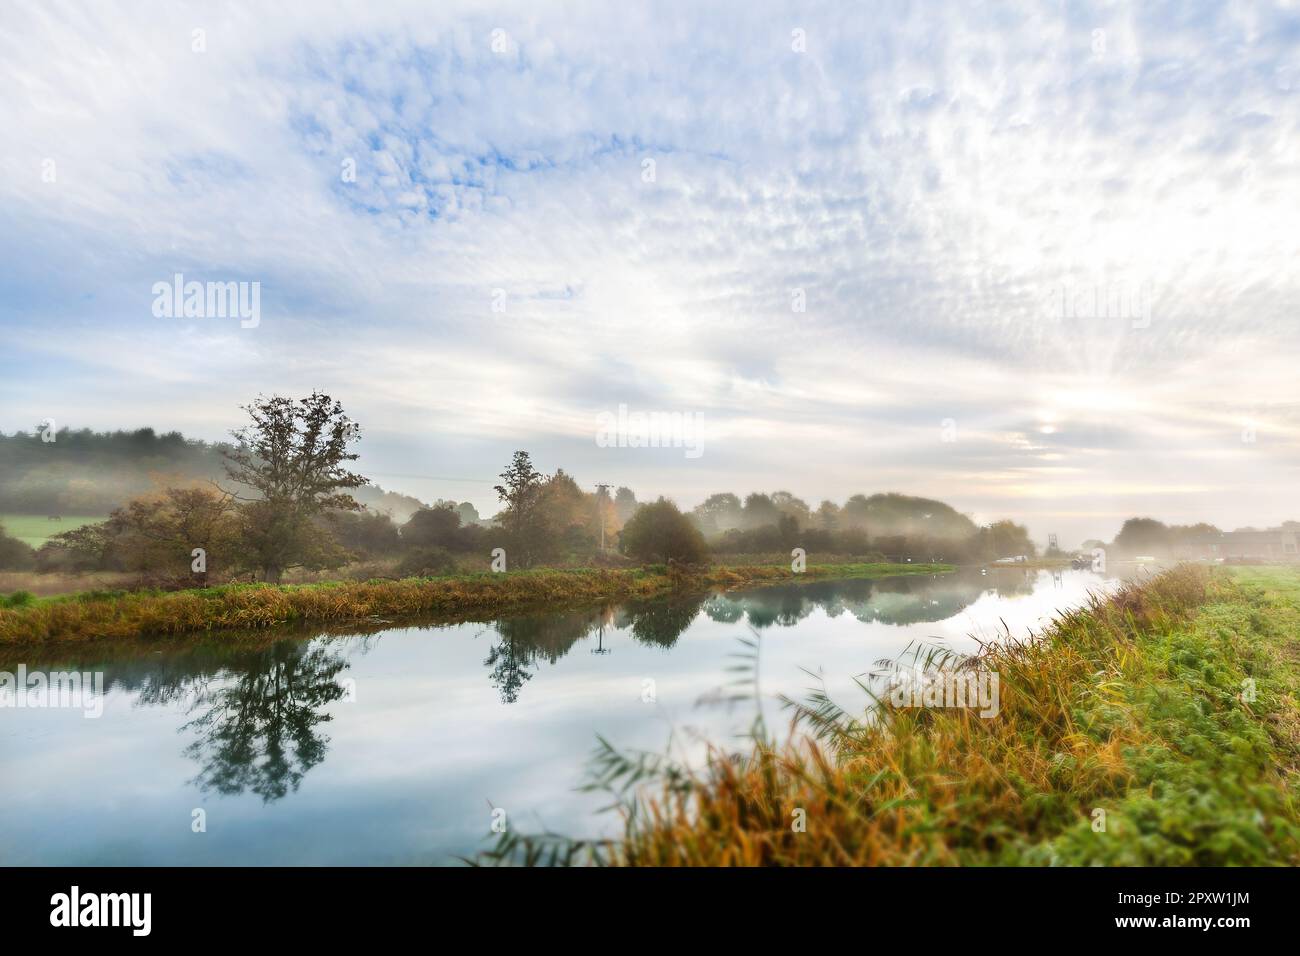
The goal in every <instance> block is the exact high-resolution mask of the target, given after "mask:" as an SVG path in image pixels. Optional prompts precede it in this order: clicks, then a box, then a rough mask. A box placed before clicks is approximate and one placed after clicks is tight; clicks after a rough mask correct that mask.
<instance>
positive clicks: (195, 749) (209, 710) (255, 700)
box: [181, 640, 348, 803]
mask: <svg viewBox="0 0 1300 956" xmlns="http://www.w3.org/2000/svg"><path fill="white" fill-rule="evenodd" d="M241 663H242V664H243V665H244V666H243V667H242V668H241V669H240V670H239V671H235V672H234V676H233V679H232V680H231V681H229V682H222V683H220V684H215V686H214V682H207V681H205V682H203V683H202V684H198V685H192V688H191V689H192V690H194V691H196V693H195V696H194V699H193V702H192V703H191V704H190V713H191V714H194V713H196V712H197V714H198V715H197V716H196V717H194V718H193V719H192V720H190V721H189V722H187V723H186V724H184V725H183V726H182V727H181V730H182V731H192V732H194V733H196V734H197V736H196V739H195V740H194V742H193V743H191V744H190V745H189V746H188V747H186V748H185V754H186V756H188V757H191V758H193V759H194V760H195V761H197V762H198V764H199V767H200V769H199V774H198V776H197V777H196V778H195V779H194V782H195V783H196V784H197V785H198V786H199V788H200V789H202V790H203V791H205V792H210V791H215V792H216V793H220V794H222V795H226V796H230V795H235V794H240V793H243V792H245V791H249V792H251V793H255V794H257V795H258V796H260V797H261V798H262V802H263V803H270V802H271V801H272V800H279V799H280V798H281V797H283V796H285V795H286V794H288V793H290V792H292V791H295V790H297V789H298V785H299V784H300V783H301V782H302V778H303V776H304V775H305V774H306V773H307V771H309V770H311V768H312V767H314V766H316V765H317V764H318V763H320V762H321V761H322V760H324V759H325V753H326V750H327V749H328V746H329V738H328V737H326V736H325V735H324V734H322V733H320V732H319V730H318V729H317V728H318V727H319V725H321V724H323V723H328V722H329V720H330V719H331V717H330V715H329V714H328V713H326V712H325V711H324V708H325V706H326V705H327V704H331V703H333V702H334V701H337V700H340V699H342V698H343V696H344V694H345V693H346V689H345V687H344V686H343V685H342V684H341V683H340V682H339V681H338V680H336V678H337V677H338V675H339V673H340V672H341V671H342V670H344V669H345V668H346V667H347V666H348V665H347V661H345V660H344V659H343V658H342V657H340V656H339V655H338V654H335V653H332V652H331V651H329V650H326V649H325V648H321V647H313V646H312V645H311V643H309V642H307V641H291V640H286V641H279V642H277V643H276V644H274V645H272V646H271V647H269V648H267V649H266V650H265V651H262V652H261V653H259V654H256V655H250V656H249V657H248V658H246V659H244V660H243V661H241Z"/></svg>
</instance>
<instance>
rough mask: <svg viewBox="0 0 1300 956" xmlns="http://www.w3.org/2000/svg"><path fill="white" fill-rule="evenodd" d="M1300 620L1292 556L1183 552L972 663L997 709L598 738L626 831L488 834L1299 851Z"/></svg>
mask: <svg viewBox="0 0 1300 956" xmlns="http://www.w3.org/2000/svg"><path fill="white" fill-rule="evenodd" d="M1298 635H1300V573H1298V572H1297V571H1296V570H1290V569H1282V568H1263V569H1240V570H1236V571H1233V572H1231V573H1230V572H1226V571H1222V570H1219V571H1214V572H1210V571H1207V570H1206V569H1204V568H1195V567H1189V566H1184V567H1180V568H1177V569H1175V570H1172V571H1169V572H1166V573H1164V574H1162V575H1160V576H1159V577H1157V578H1155V579H1153V580H1151V581H1148V582H1147V583H1144V584H1142V585H1140V586H1134V587H1130V588H1128V589H1126V590H1124V591H1122V592H1121V593H1119V594H1118V595H1117V596H1115V597H1114V598H1113V599H1111V600H1108V601H1097V602H1094V603H1093V604H1092V605H1091V606H1089V607H1087V608H1084V609H1081V610H1079V611H1077V612H1075V613H1072V614H1070V615H1069V616H1068V617H1066V618H1064V619H1063V620H1062V621H1060V623H1059V624H1058V625H1056V626H1055V627H1053V628H1052V629H1050V630H1049V631H1048V632H1047V633H1046V634H1045V635H1044V636H1043V639H1042V640H1039V641H1036V642H1034V643H1022V644H1017V645H1013V646H1005V647H992V648H987V649H986V650H985V651H984V652H983V653H982V654H980V655H979V656H978V657H977V658H974V659H971V660H969V661H966V662H965V663H964V665H963V666H978V667H982V668H988V669H991V670H992V671H994V672H996V673H997V674H998V675H999V681H1000V710H999V712H998V714H997V715H996V716H995V717H993V718H990V719H985V718H981V717H980V716H979V715H978V712H976V711H974V710H959V709H939V708H920V709H902V708H895V707H893V706H889V705H886V706H884V708H883V710H882V711H881V713H880V715H879V718H878V719H876V720H873V721H861V720H856V721H855V720H851V719H849V718H848V716H847V715H844V714H842V713H839V712H837V711H836V710H835V708H834V707H833V706H832V705H831V704H830V703H829V702H826V701H820V702H817V705H816V706H813V707H811V708H810V709H805V710H804V711H803V712H802V714H801V726H802V728H803V730H804V731H805V732H806V733H805V734H803V735H801V736H799V737H798V738H797V742H796V743H793V744H790V745H786V746H782V747H779V748H777V747H773V746H770V745H763V744H760V745H759V746H757V747H756V748H755V749H754V751H753V752H752V753H751V754H750V755H749V756H748V757H747V758H746V759H744V760H740V761H736V760H733V759H728V758H726V757H724V756H722V755H720V754H719V755H717V756H716V757H715V759H713V760H712V761H711V762H710V765H709V766H708V767H707V768H706V769H705V770H703V771H701V772H700V773H699V774H692V773H690V772H687V771H684V770H682V768H675V767H665V766H664V765H662V764H661V763H659V762H657V761H653V760H652V761H647V760H645V759H630V758H624V757H621V756H619V755H617V754H616V753H614V752H613V751H606V752H605V754H604V756H603V758H602V759H601V761H600V763H599V764H598V766H599V771H600V777H599V779H598V782H599V784H600V785H601V786H602V787H608V788H610V789H613V790H614V791H615V792H622V793H624V794H625V797H624V803H623V812H624V813H625V814H626V816H627V822H626V826H625V836H624V838H623V839H622V840H620V841H616V842H614V843H605V844H599V845H596V846H590V845H580V844H572V843H567V842H565V841H556V840H537V841H534V840H529V839H526V838H516V837H509V838H506V839H504V840H503V841H502V843H501V844H499V845H498V847H497V849H496V851H495V852H496V853H497V854H499V857H498V858H500V857H507V858H510V859H515V860H518V859H520V858H521V855H522V857H523V858H527V859H531V860H532V861H534V862H546V861H566V860H567V861H579V860H583V859H588V858H590V857H592V856H594V857H595V858H596V859H597V860H598V861H599V862H606V863H614V864H621V865H760V864H768V865H812V864H823V865H826V864H830V865H846V864H853V865H872V864H887V865H925V864H930V865H952V864H959V865H982V864H1022V865H1043V866H1046V865H1092V864H1102V865H1230V864H1243V865H1272V864H1282V865H1285V864H1296V863H1297V862H1300V816H1298V814H1297V803H1296V794H1295V788H1296V784H1297V780H1298V779H1300V778H1298V777H1297V774H1298V773H1300V709H1298V708H1297V691H1300V636H1298ZM1249 681H1253V682H1254V683H1253V693H1252V685H1251V684H1250V683H1249ZM1252 698H1253V699H1252ZM647 779H648V780H649V781H651V782H650V784H649V786H648V787H647ZM634 782H637V786H635V787H631V786H628V787H627V789H626V790H623V789H622V788H623V787H624V786H625V785H630V784H632V783H634ZM627 794H631V795H630V796H627ZM796 810H803V811H804V812H805V814H806V830H805V831H804V832H797V830H796V828H795V827H794V826H793V823H794V820H795V818H796ZM552 852H554V853H555V855H554V856H552V855H551V853H552ZM488 859H493V857H492V856H491V855H489V857H488Z"/></svg>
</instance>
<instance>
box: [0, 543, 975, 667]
mask: <svg viewBox="0 0 1300 956" xmlns="http://www.w3.org/2000/svg"><path fill="white" fill-rule="evenodd" d="M951 570H953V569H952V568H951V567H950V566H948V565H937V564H904V565H896V564H843V565H810V566H809V567H808V570H807V571H806V572H804V573H802V574H793V573H791V571H790V569H789V567H749V568H738V567H726V568H722V567H715V568H703V569H697V570H689V571H684V570H680V569H670V568H666V567H664V566H663V565H650V566H647V567H643V568H634V569H628V570H622V569H620V570H608V569H596V568H582V569H573V570H557V569H549V568H541V569H537V570H532V571H514V572H510V573H509V574H491V573H478V574H455V575H447V576H444V577H436V578H407V579H404V580H400V581H392V580H373V581H364V582H351V581H334V582H326V583H320V584H300V585H294V584H284V585H268V584H228V585H222V586H219V587H210V588H192V589H189V590H183V591H170V592H164V591H106V592H86V593H81V594H68V595H59V596H57V597H42V598H34V599H32V598H24V599H22V601H23V603H21V604H20V605H19V606H16V607H0V645H7V646H10V647H12V646H17V645H24V644H44V643H51V642H72V641H95V640H114V639H129V638H136V637H151V636H164V635H181V634H193V633H197V632H202V631H234V630H241V631H242V630H248V629H256V628H268V627H276V626H279V625H285V624H329V625H341V624H348V623H364V622H369V621H373V620H374V619H375V618H376V617H378V616H382V617H384V618H394V619H396V618H404V617H405V618H414V617H422V618H432V619H439V620H454V619H457V618H465V617H469V616H471V615H489V616H492V617H495V616H498V615H501V614H505V613H510V612H521V611H530V610H537V609H543V608H548V607H564V606H572V605H575V604H584V603H593V602H600V601H609V600H621V599H625V598H650V597H656V596H661V595H666V594H670V593H673V592H683V591H691V590H697V591H698V590H705V589H710V588H723V589H725V588H734V587H742V586H747V585H762V584H779V583H785V584H789V583H796V584H797V583H800V582H802V581H806V580H809V579H814V578H823V579H824V578H828V577H835V578H878V577H888V576H891V575H898V574H937V573H943V572H947V571H951ZM6 603H7V602H6Z"/></svg>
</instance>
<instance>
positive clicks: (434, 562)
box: [397, 548, 456, 578]
mask: <svg viewBox="0 0 1300 956" xmlns="http://www.w3.org/2000/svg"><path fill="white" fill-rule="evenodd" d="M455 569H456V560H455V559H454V558H453V557H452V556H451V554H450V553H449V552H448V551H447V549H446V548H417V549H415V550H413V551H411V552H409V553H408V554H407V555H406V556H405V557H404V558H402V560H401V562H400V563H399V564H398V565H397V572H398V573H399V574H401V575H403V576H404V577H420V578H427V577H432V576H434V575H438V574H450V573H451V572H452V571H454V570H455Z"/></svg>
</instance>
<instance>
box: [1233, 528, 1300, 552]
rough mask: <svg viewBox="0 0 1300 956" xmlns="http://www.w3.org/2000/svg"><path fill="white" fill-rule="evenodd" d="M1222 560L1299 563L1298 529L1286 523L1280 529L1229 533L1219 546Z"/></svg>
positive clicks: (1247, 529)
mask: <svg viewBox="0 0 1300 956" xmlns="http://www.w3.org/2000/svg"><path fill="white" fill-rule="evenodd" d="M1220 552H1221V556H1222V557H1223V558H1226V559H1227V560H1229V561H1232V560H1234V559H1248V560H1257V561H1300V527H1297V526H1296V523H1295V522H1287V524H1286V525H1284V526H1283V527H1280V528H1268V529H1266V530H1264V531H1256V530H1255V529H1254V528H1246V529H1243V530H1241V531H1229V532H1227V533H1226V534H1224V535H1223V539H1222V542H1221V544H1220Z"/></svg>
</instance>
